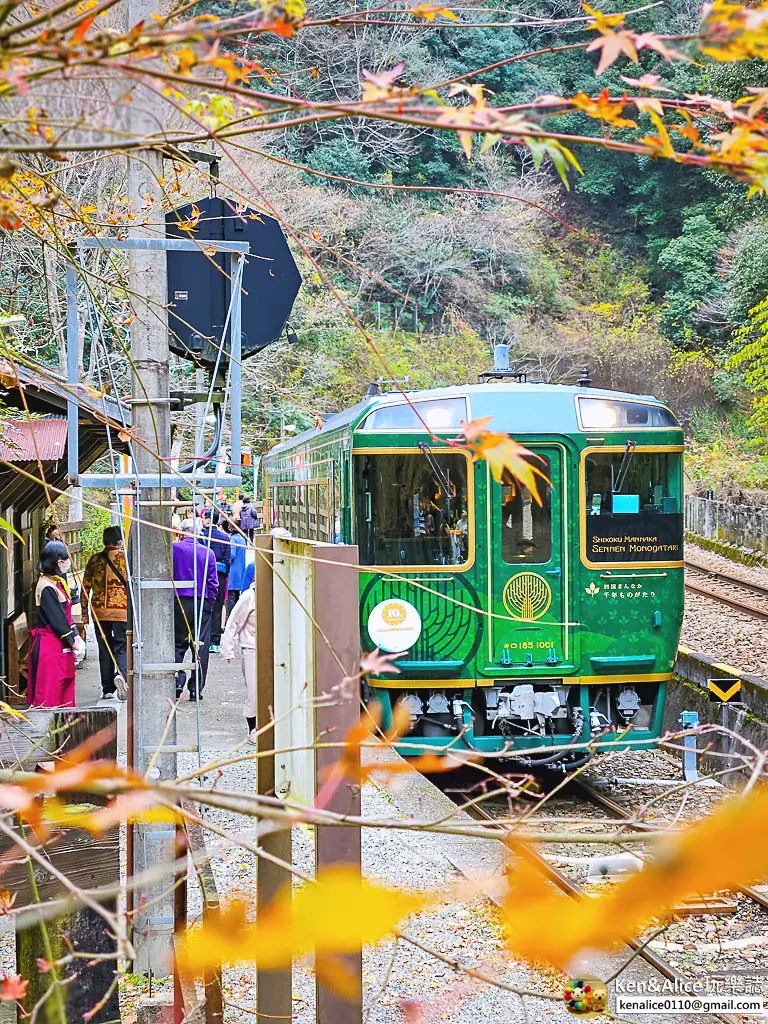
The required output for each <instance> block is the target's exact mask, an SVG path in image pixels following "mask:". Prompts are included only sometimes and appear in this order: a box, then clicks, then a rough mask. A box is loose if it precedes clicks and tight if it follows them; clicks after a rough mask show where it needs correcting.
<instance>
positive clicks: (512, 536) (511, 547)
mask: <svg viewBox="0 0 768 1024" xmlns="http://www.w3.org/2000/svg"><path fill="white" fill-rule="evenodd" d="M536 466H537V467H538V468H539V469H541V471H542V473H544V475H545V476H546V477H547V478H548V479H551V478H552V472H551V466H550V462H549V459H546V458H544V457H543V456H542V457H541V462H539V461H537V462H536ZM541 490H542V492H543V493H542V501H543V504H542V505H538V504H537V503H536V502H535V501H534V500H533V498H532V497H531V492H530V491H529V490H528V488H527V487H523V485H522V484H520V483H517V482H515V483H514V484H504V485H502V488H501V557H502V558H503V559H504V561H505V562H506V563H507V564H508V565H518V564H524V565H535V564H539V565H542V564H543V563H544V562H548V561H549V560H550V559H551V557H552V488H551V487H542V488H541Z"/></svg>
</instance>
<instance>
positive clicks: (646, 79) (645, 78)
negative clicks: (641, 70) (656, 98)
mask: <svg viewBox="0 0 768 1024" xmlns="http://www.w3.org/2000/svg"><path fill="white" fill-rule="evenodd" d="M619 77H620V78H621V80H622V82H626V83H627V85H631V86H632V87H633V88H635V89H654V90H655V91H656V92H674V91H675V90H674V89H668V88H667V87H666V85H659V82H660V81H661V76H660V75H640V77H639V78H627V76H626V75H620V76H619Z"/></svg>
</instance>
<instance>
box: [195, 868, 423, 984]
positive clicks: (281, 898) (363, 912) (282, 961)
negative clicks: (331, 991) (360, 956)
mask: <svg viewBox="0 0 768 1024" xmlns="http://www.w3.org/2000/svg"><path fill="white" fill-rule="evenodd" d="M428 902H429V897H426V896H423V895H418V896H417V895H413V894H410V893H406V892H401V891H399V890H394V889H386V888H384V887H383V886H379V885H373V884H372V883H370V882H366V881H364V880H363V879H361V878H360V876H359V874H358V873H357V872H356V871H355V870H354V869H353V868H350V867H345V866H341V865H340V866H337V867H332V868H329V869H328V870H327V871H326V872H325V873H324V874H322V875H320V876H319V877H318V880H317V882H312V883H308V884H306V885H305V886H304V887H303V888H302V889H301V890H300V891H299V892H298V893H297V894H296V896H295V897H292V894H291V887H290V885H288V886H286V887H285V888H284V889H283V891H282V892H281V893H280V894H279V895H278V896H277V897H276V899H275V900H274V902H273V903H272V904H271V905H270V906H269V907H267V909H266V910H265V911H263V912H262V913H261V915H260V918H259V920H258V921H256V922H252V921H248V919H247V910H248V904H246V903H245V902H244V901H242V900H234V901H233V902H232V903H230V904H229V906H228V907H227V908H226V909H225V910H223V911H222V913H221V916H220V918H219V919H218V920H217V921H212V922H207V923H205V924H203V925H202V926H201V927H198V928H194V929H192V930H191V931H190V932H189V933H188V934H187V937H186V940H185V943H184V953H183V958H184V963H185V965H186V967H187V968H188V969H190V970H192V971H194V970H204V969H205V968H206V967H208V966H211V965H215V964H217V963H219V962H220V961H224V962H227V961H242V960H246V961H251V962H253V963H257V964H258V965H259V967H261V968H262V969H264V970H277V969H280V968H284V967H288V966H289V965H290V963H291V960H292V959H293V957H294V956H301V955H302V954H304V953H309V952H312V951H315V953H316V954H317V956H319V957H322V958H327V957H333V956H336V955H338V954H340V953H353V952H356V951H358V950H360V949H361V948H362V946H363V945H364V944H365V943H369V942H378V941H379V940H380V939H383V938H384V936H385V935H388V934H389V933H390V932H392V931H394V930H395V928H396V927H397V925H398V923H399V922H400V921H401V920H402V919H403V918H404V917H406V916H407V915H408V914H412V913H415V912H416V911H419V910H421V909H422V908H423V907H424V906H425V905H426V904H427V903H428ZM331 977H332V975H331Z"/></svg>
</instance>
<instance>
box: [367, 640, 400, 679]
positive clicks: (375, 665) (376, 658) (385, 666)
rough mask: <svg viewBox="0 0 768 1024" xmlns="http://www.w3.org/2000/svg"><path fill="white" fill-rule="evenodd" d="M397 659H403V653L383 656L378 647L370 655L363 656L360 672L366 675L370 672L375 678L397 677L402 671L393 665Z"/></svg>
mask: <svg viewBox="0 0 768 1024" xmlns="http://www.w3.org/2000/svg"><path fill="white" fill-rule="evenodd" d="M395 658H402V653H398V654H382V653H381V652H380V650H379V648H378V647H376V648H375V649H374V650H373V651H371V652H370V653H369V654H365V655H363V657H362V658H361V659H360V671H361V672H364V673H365V674H366V675H367V674H368V673H369V672H370V673H371V674H372V675H375V676H382V675H396V674H397V673H399V671H400V669H399V668H398V667H397V665H393V664H392V662H393V661H394V660H395Z"/></svg>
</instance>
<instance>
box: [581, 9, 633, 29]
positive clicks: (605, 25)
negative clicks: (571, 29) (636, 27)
mask: <svg viewBox="0 0 768 1024" xmlns="http://www.w3.org/2000/svg"><path fill="white" fill-rule="evenodd" d="M581 6H582V7H583V8H584V10H585V11H586V12H587V14H590V15H591V16H592V18H594V21H590V22H589V24H587V25H585V26H584V27H585V28H586V29H587V31H592V30H595V31H597V32H603V33H609V32H612V31H613V29H614V27H615V26H616V25H621V24H623V22H624V15H623V14H603V12H602V11H597V10H595V8H594V7H590V6H589V4H582V5H581Z"/></svg>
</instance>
